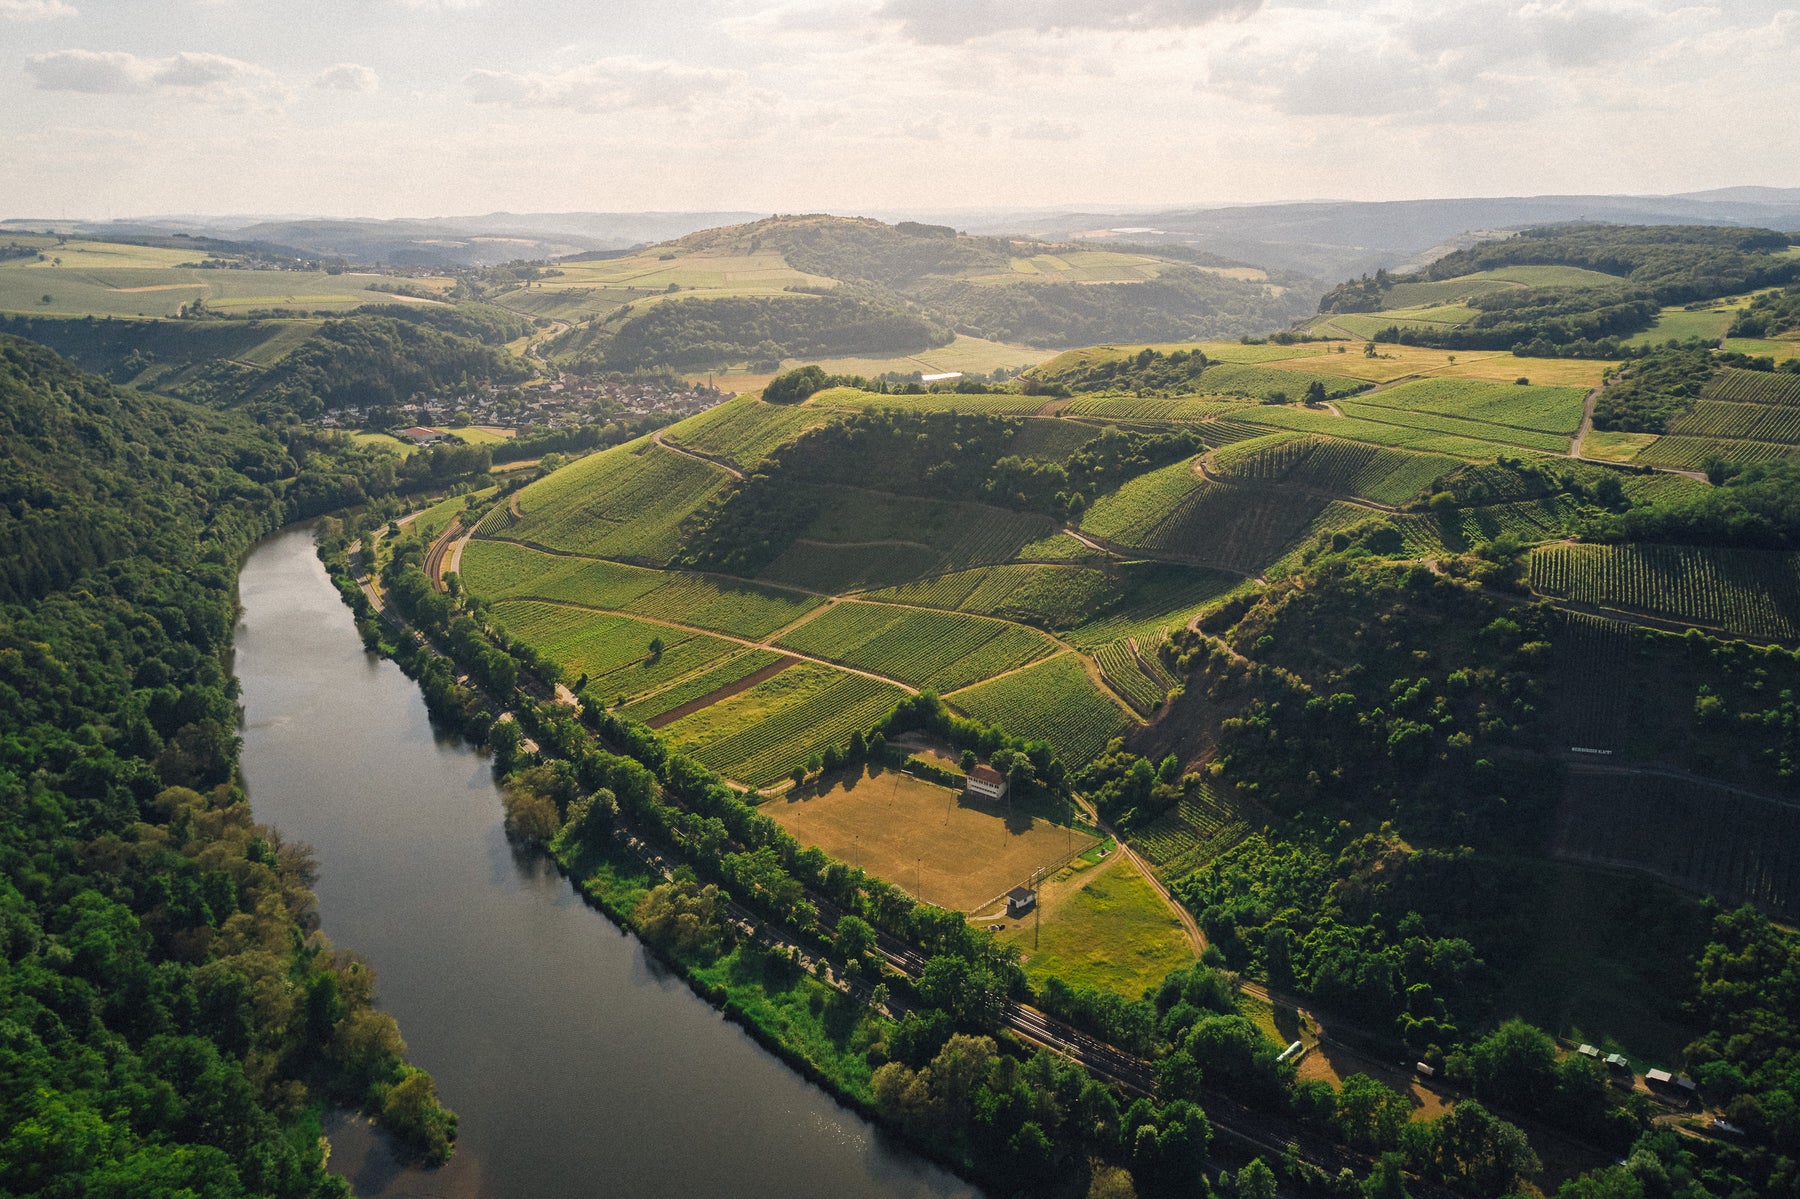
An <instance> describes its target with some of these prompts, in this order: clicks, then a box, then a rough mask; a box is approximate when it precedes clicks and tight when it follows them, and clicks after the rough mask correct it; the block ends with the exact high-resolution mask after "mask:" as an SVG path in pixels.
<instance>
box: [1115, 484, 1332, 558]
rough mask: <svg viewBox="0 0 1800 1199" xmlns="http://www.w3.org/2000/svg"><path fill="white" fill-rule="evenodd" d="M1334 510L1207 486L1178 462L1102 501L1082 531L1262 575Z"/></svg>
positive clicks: (1265, 492)
mask: <svg viewBox="0 0 1800 1199" xmlns="http://www.w3.org/2000/svg"><path fill="white" fill-rule="evenodd" d="M1328 503H1329V501H1327V500H1325V499H1322V498H1320V497H1317V496H1313V495H1308V494H1304V493H1301V492H1295V491H1287V490H1275V489H1264V488H1252V487H1234V486H1229V485H1225V484H1219V483H1208V482H1206V481H1205V480H1203V479H1200V478H1198V477H1196V476H1195V475H1194V474H1193V472H1192V471H1191V470H1190V469H1189V468H1188V465H1187V464H1186V463H1176V464H1175V465H1174V466H1169V467H1164V468H1163V469H1162V470H1158V471H1152V472H1151V473H1149V474H1147V475H1140V476H1139V477H1138V478H1136V479H1133V480H1132V481H1131V482H1129V483H1127V484H1126V485H1125V486H1124V487H1122V488H1120V489H1119V490H1118V491H1116V492H1114V493H1113V494H1111V495H1109V496H1103V497H1102V498H1101V499H1100V500H1099V501H1098V502H1096V503H1095V504H1094V506H1093V507H1092V508H1090V509H1089V510H1088V511H1087V513H1086V514H1085V515H1084V516H1083V518H1082V524H1081V527H1082V529H1083V530H1084V531H1086V532H1090V533H1092V534H1094V535H1095V536H1097V537H1104V538H1106V539H1108V540H1110V541H1115V542H1118V543H1119V544H1121V545H1126V546H1130V547H1133V548H1136V549H1142V550H1149V551H1155V552H1161V553H1166V554H1171V555H1179V556H1181V557H1183V558H1189V559H1192V560H1194V561H1195V562H1197V563H1199V564H1202V565H1205V566H1212V567H1219V568H1222V569H1225V570H1233V571H1237V572H1239V573H1241V574H1246V575H1255V574H1259V573H1261V572H1262V571H1263V569H1264V568H1265V567H1267V566H1268V564H1269V563H1271V562H1273V561H1275V560H1276V559H1277V558H1279V557H1280V556H1281V554H1282V552H1283V551H1284V550H1286V549H1287V548H1288V547H1289V546H1290V545H1292V544H1293V543H1294V542H1295V540H1296V539H1298V538H1299V537H1300V536H1301V535H1302V534H1304V533H1305V531H1306V529H1307V526H1308V525H1310V524H1311V523H1312V521H1313V520H1314V518H1316V517H1317V516H1318V515H1319V514H1320V513H1321V512H1323V511H1324V510H1325V507H1326V505H1327V504H1328Z"/></svg>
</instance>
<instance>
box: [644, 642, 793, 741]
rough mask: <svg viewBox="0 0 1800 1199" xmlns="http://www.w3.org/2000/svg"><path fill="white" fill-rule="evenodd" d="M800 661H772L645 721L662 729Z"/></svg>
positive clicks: (785, 659) (787, 659)
mask: <svg viewBox="0 0 1800 1199" xmlns="http://www.w3.org/2000/svg"><path fill="white" fill-rule="evenodd" d="M799 661H800V659H798V658H783V659H782V660H781V661H779V662H771V663H769V664H768V665H767V666H765V667H763V668H762V669H761V670H754V671H751V672H750V673H749V674H747V675H745V676H744V677H743V678H741V679H739V680H738V681H737V682H735V683H727V684H725V685H724V686H723V687H717V688H714V689H713V690H711V691H708V692H707V693H706V694H705V695H702V696H698V697H696V698H694V699H690V700H688V701H687V703H685V704H682V705H680V706H679V707H674V708H670V709H669V710H668V711H667V712H664V713H663V714H662V715H660V716H652V717H651V718H650V719H649V720H647V721H645V723H646V724H648V725H649V726H650V727H651V728H653V729H660V728H662V727H663V726H664V725H666V724H674V723H675V722H676V721H677V720H680V719H681V718H682V717H683V716H690V715H692V714H693V713H695V712H698V711H699V710H700V709H702V708H710V707H712V706H713V705H714V704H716V703H718V702H719V701H720V700H725V699H730V698H731V697H732V696H734V695H737V694H738V693H739V692H743V691H748V690H750V688H752V687H754V686H756V685H757V684H758V683H761V682H765V681H766V680H768V679H772V678H774V677H775V676H776V675H778V674H780V673H781V672H782V671H784V670H786V669H787V668H788V667H790V666H793V665H795V664H796V663H798V662H799Z"/></svg>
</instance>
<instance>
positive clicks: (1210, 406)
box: [1063, 396, 1261, 436]
mask: <svg viewBox="0 0 1800 1199" xmlns="http://www.w3.org/2000/svg"><path fill="white" fill-rule="evenodd" d="M1255 407H1256V406H1255V405H1252V404H1246V403H1244V402H1243V401H1242V400H1201V399H1195V398H1194V397H1192V396H1177V397H1172V398H1158V397H1155V396H1079V397H1077V398H1075V399H1073V400H1070V401H1069V402H1068V404H1067V405H1066V406H1064V408H1063V414H1064V415H1066V416H1087V417H1103V418H1105V419H1108V420H1123V421H1156V422H1162V423H1168V424H1197V423H1200V422H1202V421H1216V420H1221V419H1224V420H1230V419H1232V418H1235V417H1242V416H1243V415H1245V414H1246V413H1249V412H1252V411H1254V410H1255ZM1257 432H1261V430H1257ZM1252 436H1254V434H1252Z"/></svg>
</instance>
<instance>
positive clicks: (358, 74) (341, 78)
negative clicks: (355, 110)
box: [313, 62, 381, 92]
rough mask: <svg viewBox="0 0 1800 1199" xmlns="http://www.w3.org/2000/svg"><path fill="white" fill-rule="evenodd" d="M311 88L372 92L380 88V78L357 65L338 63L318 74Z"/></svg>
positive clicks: (366, 68)
mask: <svg viewBox="0 0 1800 1199" xmlns="http://www.w3.org/2000/svg"><path fill="white" fill-rule="evenodd" d="M313 86H314V87H318V88H324V89H325V90H326V91H332V92H373V91H375V90H377V89H378V88H380V87H381V76H379V75H377V74H376V73H375V72H374V71H372V70H370V69H369V68H368V67H365V66H362V65H360V64H358V63H353V62H340V63H339V64H337V66H335V67H326V68H325V69H324V70H323V71H321V72H319V77H318V78H317V79H315V80H313Z"/></svg>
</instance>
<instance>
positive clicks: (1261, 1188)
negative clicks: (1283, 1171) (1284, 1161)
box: [1237, 1157, 1275, 1199]
mask: <svg viewBox="0 0 1800 1199" xmlns="http://www.w3.org/2000/svg"><path fill="white" fill-rule="evenodd" d="M1237 1193H1238V1199H1275V1171H1273V1170H1271V1169H1269V1165H1268V1163H1267V1162H1265V1161H1263V1159H1262V1158H1260V1157H1258V1158H1252V1159H1251V1161H1250V1164H1249V1165H1247V1166H1245V1167H1244V1168H1243V1169H1241V1170H1239V1171H1238V1172H1237Z"/></svg>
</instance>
